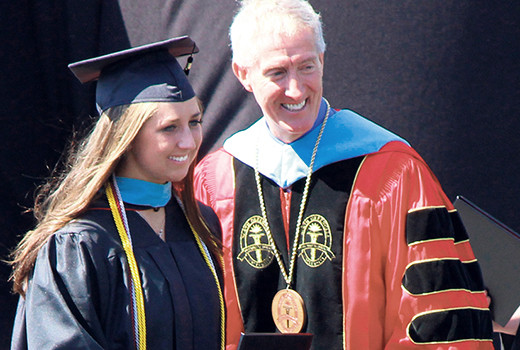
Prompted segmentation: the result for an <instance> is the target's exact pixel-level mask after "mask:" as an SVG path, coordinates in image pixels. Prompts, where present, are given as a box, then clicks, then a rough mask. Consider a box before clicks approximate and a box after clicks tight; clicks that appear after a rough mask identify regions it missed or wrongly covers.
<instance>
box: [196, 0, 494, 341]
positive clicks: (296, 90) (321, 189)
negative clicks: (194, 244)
mask: <svg viewBox="0 0 520 350" xmlns="http://www.w3.org/2000/svg"><path fill="white" fill-rule="evenodd" d="M230 37H231V44H232V49H233V62H232V68H233V72H234V73H235V75H236V77H237V78H238V80H239V81H240V82H241V83H242V85H243V86H244V88H245V89H246V90H247V91H249V92H252V93H253V95H254V97H255V99H256V101H257V102H258V104H259V106H260V107H261V109H262V112H263V114H264V116H263V117H262V118H260V119H259V120H258V121H257V122H256V123H254V124H253V125H252V126H250V127H249V128H248V129H246V130H244V131H241V132H238V133H237V134H235V135H233V136H232V137H230V138H229V139H228V140H226V142H225V143H224V146H223V148H222V149H219V150H217V151H216V152H215V153H212V154H210V155H208V156H207V157H205V158H204V159H203V160H202V161H201V163H200V164H199V165H198V168H197V171H196V178H197V180H196V189H197V192H198V196H199V199H201V200H202V201H203V202H205V203H206V204H208V205H210V206H211V207H213V209H214V210H215V211H216V212H217V214H218V215H219V217H220V220H221V223H222V226H223V231H224V237H223V243H224V246H225V248H226V250H225V259H224V260H225V261H224V263H225V268H226V271H227V274H226V281H225V298H226V301H227V307H228V334H227V341H228V344H229V346H230V348H233V347H234V346H236V344H237V340H238V337H239V334H240V331H241V330H243V331H245V332H275V331H277V330H278V331H280V332H287V333H296V332H309V333H313V334H314V339H313V348H314V349H383V348H412V347H422V348H435V349H438V348H446V349H447V348H460V349H470V348H483V349H491V348H492V343H491V337H492V334H491V333H492V328H491V320H490V314H489V310H488V308H487V302H486V297H485V293H484V288H483V282H482V277H481V272H480V268H479V266H478V264H477V262H476V260H475V257H474V255H473V252H472V249H471V247H470V244H469V241H468V237H467V235H466V233H465V230H464V227H463V226H462V224H461V221H460V219H459V217H458V214H457V212H456V211H455V210H454V208H453V206H452V204H451V203H450V201H449V199H448V198H447V197H446V195H445V194H444V193H443V191H442V189H441V186H440V185H439V183H438V181H437V179H436V178H435V176H434V175H433V174H432V172H431V170H430V169H429V168H428V166H427V165H426V164H425V162H424V161H423V160H422V159H421V157H420V156H419V155H418V154H417V153H416V152H415V151H414V150H413V149H412V148H411V147H410V146H409V145H408V143H407V142H406V141H405V140H403V139H401V138H400V137H398V136H397V135H395V134H393V133H391V132H389V131H387V130H385V129H383V128H381V127H379V126H377V125H375V124H374V123H372V122H370V121H369V120H367V119H365V118H363V117H361V116H359V115H358V114H356V113H354V112H352V111H349V110H334V109H332V108H331V107H330V106H329V103H328V102H327V100H326V99H324V98H323V97H322V90H323V86H322V76H323V62H324V52H325V43H324V40H323V34H322V28H321V20H320V16H319V15H318V14H317V13H316V12H315V11H314V10H313V9H312V7H311V6H310V4H309V3H307V2H306V1H301V0H250V1H243V2H242V6H241V8H240V11H239V12H238V13H237V15H236V17H235V19H234V21H233V24H232V26H231V28H230Z"/></svg>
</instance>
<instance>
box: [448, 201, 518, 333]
mask: <svg viewBox="0 0 520 350" xmlns="http://www.w3.org/2000/svg"><path fill="white" fill-rule="evenodd" d="M453 205H454V206H455V208H456V209H457V211H458V212H459V215H460V216H461V218H462V222H463V223H464V226H465V227H466V230H467V232H468V235H469V240H470V243H471V247H472V248H473V252H474V253H475V257H476V258H477V260H478V262H479V264H480V268H481V270H482V275H483V277H484V284H485V285H486V287H487V289H488V290H489V293H490V295H491V298H492V306H491V309H492V310H491V311H492V312H493V320H494V321H495V322H497V323H498V324H500V325H502V326H504V325H505V324H506V323H507V322H508V321H509V319H510V318H511V316H512V315H513V313H514V312H515V311H516V309H517V308H518V307H519V306H520V235H519V234H518V233H516V232H514V231H513V230H512V229H511V228H509V227H507V226H506V225H504V224H503V223H501V222H500V221H498V220H497V219H495V218H494V217H493V216H491V215H490V214H488V213H487V212H485V211H484V210H483V209H481V208H479V207H478V206H477V205H475V204H474V203H472V202H471V201H469V200H468V199H466V198H464V197H462V196H457V199H456V200H455V202H454V203H453Z"/></svg>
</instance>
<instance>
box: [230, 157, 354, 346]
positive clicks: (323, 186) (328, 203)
mask: <svg viewBox="0 0 520 350" xmlns="http://www.w3.org/2000/svg"><path fill="white" fill-rule="evenodd" d="M362 159H363V157H357V158H353V159H348V160H344V161H340V162H337V163H333V164H330V165H327V166H325V167H323V168H321V169H319V170H317V171H316V172H315V173H314V174H313V176H312V180H311V185H310V187H309V196H308V199H307V204H306V207H305V211H304V214H303V219H302V225H301V232H302V233H301V236H300V240H299V242H300V243H299V249H298V256H297V260H296V265H295V271H294V277H293V285H292V287H291V288H292V289H294V290H296V291H297V292H298V293H299V294H300V295H301V296H302V298H303V300H304V303H305V309H306V314H307V322H306V324H305V325H304V328H303V329H302V332H306V333H312V334H314V335H315V336H314V338H313V342H312V348H313V349H339V348H342V342H343V334H342V333H341V332H339V333H337V332H335V331H334V330H338V329H343V313H342V288H341V285H342V284H341V281H342V278H343V266H342V261H343V258H342V257H343V249H342V247H343V233H344V232H343V230H344V222H345V209H346V206H347V203H348V200H349V197H350V191H351V188H352V184H353V181H354V178H355V175H356V172H357V170H358V168H359V165H360V163H361V161H362ZM234 167H235V181H236V192H235V197H236V202H235V233H234V241H233V256H234V269H235V276H236V282H237V289H238V294H239V301H240V306H241V310H242V315H243V319H244V320H245V324H244V328H245V331H246V332H275V331H276V326H275V325H274V322H273V318H272V315H271V303H272V300H273V297H274V295H275V294H276V292H278V291H279V290H281V289H284V288H285V287H286V283H285V281H284V279H283V276H282V274H281V272H280V268H279V267H278V263H277V262H276V259H275V258H274V257H273V254H272V253H270V252H269V251H268V250H267V249H265V247H266V246H267V245H268V241H267V236H266V234H265V232H263V231H261V230H259V227H258V226H256V228H252V225H255V224H256V223H258V221H257V220H254V219H251V218H255V217H256V216H261V215H262V214H261V210H260V204H259V200H258V194H257V189H256V184H255V178H254V171H253V169H252V168H251V167H249V166H248V165H245V164H244V163H242V162H240V161H238V160H235V162H234ZM261 182H262V188H263V195H264V200H265V205H266V211H267V220H268V221H269V226H270V230H271V233H272V235H273V238H274V241H275V242H276V246H277V248H278V250H279V251H280V253H281V256H282V260H283V261H284V264H285V266H286V269H287V270H288V269H289V260H290V258H289V256H290V255H289V254H288V248H287V246H288V244H287V239H286V234H285V230H284V226H283V218H282V211H281V204H280V188H279V187H278V186H277V185H276V184H275V183H274V182H272V181H271V180H269V179H266V178H265V177H263V176H261ZM304 185H305V178H304V179H300V180H299V181H297V182H296V183H294V184H293V185H292V187H291V191H292V195H291V204H290V223H289V242H291V248H292V245H293V243H292V242H294V235H295V232H296V221H297V218H298V212H299V210H300V202H301V199H302V194H303V189H304ZM249 222H253V224H252V225H248V223H249ZM255 239H256V241H255ZM255 264H256V266H254V265H255ZM317 335H318V336H317Z"/></svg>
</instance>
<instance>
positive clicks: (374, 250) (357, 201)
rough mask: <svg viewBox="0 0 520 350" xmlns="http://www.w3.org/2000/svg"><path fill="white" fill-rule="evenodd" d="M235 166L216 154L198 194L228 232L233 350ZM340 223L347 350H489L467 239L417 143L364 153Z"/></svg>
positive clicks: (237, 310) (236, 312)
mask: <svg viewBox="0 0 520 350" xmlns="http://www.w3.org/2000/svg"><path fill="white" fill-rule="evenodd" d="M236 161H237V160H236V159H234V157H233V156H232V155H230V154H229V153H227V152H226V151H225V150H224V149H220V150H217V151H216V152H214V153H212V154H210V155H208V156H206V157H205V158H204V159H203V160H202V161H201V163H200V164H199V165H198V167H197V170H196V192H197V196H198V198H199V200H201V201H202V202H204V203H205V204H207V205H209V206H210V207H212V208H213V210H214V211H215V212H216V213H217V215H218V216H219V218H220V221H221V225H222V228H223V244H224V249H225V251H224V264H225V274H224V275H225V276H224V279H225V282H224V283H225V288H224V294H225V299H226V305H227V344H228V347H227V348H228V349H235V348H236V346H237V344H238V340H239V337H240V332H241V331H243V330H244V322H243V321H244V320H243V318H242V311H243V310H241V304H240V297H239V295H238V292H237V281H236V276H235V271H234V269H235V267H234V258H235V257H234V256H233V255H234V254H236V252H234V250H233V247H234V244H236V240H237V239H238V234H237V231H239V230H237V228H236V227H234V225H235V222H236V217H235V216H236V211H235V204H236V203H235V200H236V197H237V196H238V195H239V194H237V193H236V188H235V185H236V181H235V180H236V179H235V173H234V172H235V169H234V162H236ZM311 196H312V193H311ZM343 225H344V226H343V242H342V250H343V251H342V254H341V259H342V264H341V266H342V271H341V274H342V277H343V278H342V281H341V293H342V328H343V329H342V330H340V331H339V332H341V331H342V332H343V334H342V338H343V341H342V342H343V344H342V348H343V349H356V350H357V349H383V348H385V349H406V348H416V347H420V348H422V349H492V348H493V345H492V341H491V336H492V335H491V333H492V329H491V317H490V314H489V310H488V304H487V301H486V297H485V293H484V290H483V282H482V276H481V273H480V269H479V267H478V263H477V262H476V259H475V256H474V254H473V251H472V249H471V246H470V243H469V239H468V237H467V235H466V234H465V230H464V228H463V225H462V223H461V222H460V219H459V218H458V214H457V213H456V210H455V209H454V207H453V206H452V204H451V202H450V200H449V199H448V198H447V197H446V195H445V194H444V192H443V191H442V189H441V186H440V184H439V182H438V180H437V179H436V177H435V176H434V175H433V173H432V172H431V170H430V169H429V167H428V166H427V165H426V163H425V162H424V161H423V159H422V158H421V157H420V156H419V155H418V154H417V153H416V152H415V151H414V150H413V149H412V148H411V147H409V146H408V145H406V144H404V143H402V142H399V141H393V142H389V143H387V144H386V145H384V146H383V147H382V148H380V149H379V150H378V151H376V152H373V153H370V154H368V155H365V156H363V159H362V161H361V162H360V165H359V168H358V170H357V174H356V176H355V179H354V181H353V184H352V188H351V191H350V196H349V198H348V201H347V205H346V208H345V214H344V223H343ZM454 271H456V272H454ZM435 276H436V277H437V278H434V277H435ZM331 283H333V282H331ZM316 336H319V335H315V337H316ZM315 339H316V338H315Z"/></svg>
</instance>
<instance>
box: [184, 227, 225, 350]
mask: <svg viewBox="0 0 520 350" xmlns="http://www.w3.org/2000/svg"><path fill="white" fill-rule="evenodd" d="M186 220H187V221H188V224H190V228H191V232H193V237H195V241H197V245H198V246H199V250H200V252H201V253H202V256H203V257H204V261H205V262H206V265H208V267H209V269H210V270H211V273H212V274H213V278H214V279H215V284H216V285H217V290H218V300H219V304H220V348H221V349H222V350H224V349H225V347H226V311H225V307H224V297H223V295H222V289H221V288H220V282H219V280H218V276H217V271H216V270H215V266H213V263H212V262H211V258H210V255H209V251H208V248H207V247H206V246H205V245H203V243H202V241H201V240H200V237H199V235H198V234H197V232H195V229H194V228H193V226H192V225H191V222H190V220H188V218H187V217H186Z"/></svg>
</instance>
